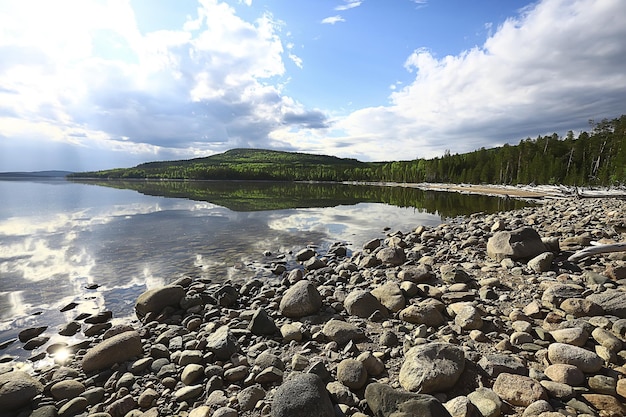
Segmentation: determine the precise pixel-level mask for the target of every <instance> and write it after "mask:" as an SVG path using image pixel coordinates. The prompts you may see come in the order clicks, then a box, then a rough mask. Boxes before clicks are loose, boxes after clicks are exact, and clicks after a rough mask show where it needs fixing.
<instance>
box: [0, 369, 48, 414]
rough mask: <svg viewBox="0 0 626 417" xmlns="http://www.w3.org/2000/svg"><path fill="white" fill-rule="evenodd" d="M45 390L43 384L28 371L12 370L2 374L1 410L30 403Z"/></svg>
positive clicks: (0, 382) (0, 386) (0, 377)
mask: <svg viewBox="0 0 626 417" xmlns="http://www.w3.org/2000/svg"><path fill="white" fill-rule="evenodd" d="M42 392H43V385H42V384H41V383H40V382H39V381H37V380H36V379H35V378H33V377H32V376H30V375H28V374H27V373H26V372H22V371H12V372H7V373H6V374H2V375H0V410H2V411H5V410H6V411H11V410H16V409H18V408H20V407H23V406H25V405H26V404H28V403H29V402H30V401H31V400H32V399H33V398H34V397H35V396H37V395H39V394H41V393H42Z"/></svg>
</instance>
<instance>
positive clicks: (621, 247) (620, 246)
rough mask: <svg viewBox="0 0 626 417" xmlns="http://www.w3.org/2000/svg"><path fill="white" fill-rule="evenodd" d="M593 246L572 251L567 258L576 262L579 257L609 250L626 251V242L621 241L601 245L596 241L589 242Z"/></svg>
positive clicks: (582, 257)
mask: <svg viewBox="0 0 626 417" xmlns="http://www.w3.org/2000/svg"><path fill="white" fill-rule="evenodd" d="M591 244H592V245H593V246H590V247H588V248H585V249H582V250H579V251H578V252H576V253H574V254H573V255H572V256H570V257H569V258H567V260H568V261H570V262H577V261H580V260H581V259H585V258H586V257H588V256H591V255H595V254H598V253H609V252H623V251H626V242H623V243H612V244H609V245H601V244H599V243H598V242H591Z"/></svg>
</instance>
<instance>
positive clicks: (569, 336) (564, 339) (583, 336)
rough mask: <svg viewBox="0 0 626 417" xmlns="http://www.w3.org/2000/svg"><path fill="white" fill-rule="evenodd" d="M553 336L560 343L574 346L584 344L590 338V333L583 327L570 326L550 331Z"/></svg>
mask: <svg viewBox="0 0 626 417" xmlns="http://www.w3.org/2000/svg"><path fill="white" fill-rule="evenodd" d="M550 335H551V336H552V338H553V339H554V340H555V341H556V342H558V343H566V344H568V345H574V346H584V345H585V343H587V340H588V339H589V333H587V331H586V330H585V329H583V328H581V327H568V328H565V329H557V330H553V331H551V332H550Z"/></svg>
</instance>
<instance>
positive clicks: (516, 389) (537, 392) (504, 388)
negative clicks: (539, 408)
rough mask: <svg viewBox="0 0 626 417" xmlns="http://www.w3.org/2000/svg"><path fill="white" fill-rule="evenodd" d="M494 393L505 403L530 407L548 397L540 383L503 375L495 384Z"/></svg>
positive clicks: (526, 378) (520, 377) (523, 377)
mask: <svg viewBox="0 0 626 417" xmlns="http://www.w3.org/2000/svg"><path fill="white" fill-rule="evenodd" d="M493 391H494V392H495V393H496V394H498V396H499V397H500V398H501V399H503V400H504V401H507V402H509V403H510V404H513V405H516V406H523V407H526V406H529V405H530V404H532V403H533V402H535V401H538V400H547V399H548V395H547V393H546V391H545V390H544V388H543V387H542V386H541V384H540V383H539V381H537V380H535V379H532V378H529V377H527V376H523V375H517V374H507V373H502V374H500V375H498V378H496V382H494V384H493Z"/></svg>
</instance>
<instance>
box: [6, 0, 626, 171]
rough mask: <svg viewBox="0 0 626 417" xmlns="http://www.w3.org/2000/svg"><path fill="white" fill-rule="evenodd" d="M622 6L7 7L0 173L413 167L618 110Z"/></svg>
mask: <svg viewBox="0 0 626 417" xmlns="http://www.w3.org/2000/svg"><path fill="white" fill-rule="evenodd" d="M624 39H626V1H623V0H539V1H523V0H506V1H503V0H472V1H467V0H314V1H313V0H309V1H305V0H290V1H287V0H222V1H219V0H197V1H196V0H58V1H54V2H52V1H49V0H4V1H2V2H0V57H1V58H0V171H33V170H49V169H60V170H70V171H88V170H99V169H109V168H117V167H131V166H135V165H137V164H139V163H142V162H147V161H156V160H175V159H189V158H196V157H203V156H209V155H213V154H216V153H221V152H224V151H226V150H228V149H233V148H241V147H244V148H261V149H275V150H285V151H296V152H307V153H315V154H325V155H334V156H339V157H348V158H357V159H359V160H361V161H392V160H412V159H416V158H432V157H436V156H441V155H443V154H444V152H446V151H450V152H451V153H453V154H454V153H463V152H469V151H472V150H476V149H479V148H481V147H485V148H490V147H495V146H501V145H503V144H505V143H509V144H517V143H519V141H520V140H522V139H526V138H528V137H531V138H535V137H537V136H538V135H546V134H552V133H558V134H559V135H565V134H566V132H567V131H568V130H572V131H574V132H575V134H577V133H579V132H580V131H583V130H586V131H589V130H591V127H590V125H589V120H595V121H599V120H601V119H603V118H609V119H611V118H615V117H619V116H620V115H622V114H625V113H626V42H625V41H624Z"/></svg>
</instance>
